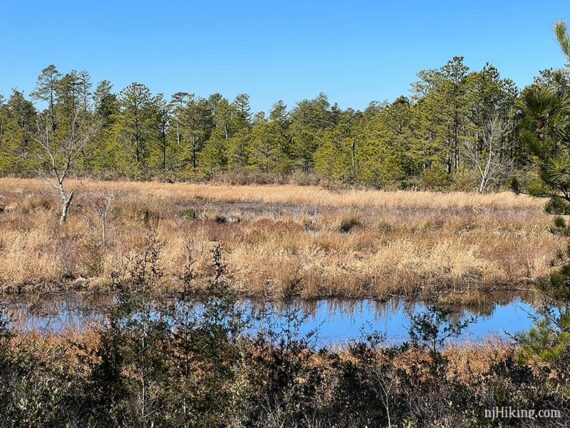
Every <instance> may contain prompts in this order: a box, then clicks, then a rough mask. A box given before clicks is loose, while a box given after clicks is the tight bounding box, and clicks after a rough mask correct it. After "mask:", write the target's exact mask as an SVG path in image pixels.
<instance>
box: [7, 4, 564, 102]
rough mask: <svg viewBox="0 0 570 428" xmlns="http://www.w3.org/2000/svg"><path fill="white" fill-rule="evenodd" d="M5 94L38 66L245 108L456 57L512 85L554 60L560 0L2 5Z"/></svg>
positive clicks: (374, 89)
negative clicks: (217, 98)
mask: <svg viewBox="0 0 570 428" xmlns="http://www.w3.org/2000/svg"><path fill="white" fill-rule="evenodd" d="M0 11H1V12H0V17H1V23H0V47H1V49H0V64H1V67H0V93H2V94H5V95H8V94H9V92H10V90H11V88H13V87H17V88H19V89H21V90H24V91H25V92H26V93H29V91H31V90H32V88H33V86H34V83H35V79H36V77H37V75H38V74H39V72H40V70H41V69H42V68H43V67H45V66H46V65H48V64H52V63H53V64H56V65H57V67H58V68H59V69H60V71H63V72H65V71H69V70H70V69H77V70H82V69H85V70H87V71H89V72H90V74H91V76H92V79H93V80H94V81H99V80H102V79H108V80H111V81H112V82H113V84H114V87H115V89H116V90H117V91H118V90H120V89H121V88H123V87H124V86H126V85H127V84H129V83H130V82H132V81H139V82H142V83H145V84H146V85H147V86H149V87H150V88H151V90H152V91H153V92H163V93H165V94H166V95H170V94H172V93H173V92H176V91H182V90H183V91H187V92H194V93H196V94H199V95H203V96H207V95H209V94H210V93H212V92H221V93H222V94H224V95H225V96H227V97H230V98H231V97H233V96H235V95H236V94H237V93H240V92H246V93H248V94H250V97H251V104H252V108H253V109H254V110H267V109H268V108H270V106H271V105H272V104H273V102H275V101H276V100H277V99H283V100H284V101H285V102H286V103H287V104H288V105H289V106H293V105H294V103H295V102H296V101H299V100H301V99H303V98H310V97H313V96H315V95H317V94H318V93H319V92H321V91H323V92H325V93H327V94H328V95H329V98H330V100H331V101H333V102H334V101H336V102H338V103H339V105H340V106H341V107H349V106H350V107H354V108H359V109H362V108H364V107H366V105H367V104H368V103H369V102H370V101H371V100H378V101H382V100H385V99H388V100H390V99H393V98H395V97H397V96H398V95H400V94H408V93H409V88H410V83H411V82H413V81H414V80H415V79H416V73H417V71H419V70H421V69H426V68H436V67H439V66H441V65H443V64H444V63H445V62H446V61H447V60H448V59H450V58H451V57H453V56H455V55H463V56H464V57H465V62H466V64H467V65H468V66H470V67H472V68H474V69H478V68H480V67H481V66H483V65H484V64H485V62H487V61H489V62H491V63H493V64H494V65H495V66H497V67H498V68H499V70H500V71H501V73H502V74H503V75H504V76H506V77H511V78H512V79H513V80H514V81H515V82H516V83H517V84H518V85H519V86H523V85H525V84H527V83H529V82H530V81H532V77H533V76H534V75H535V74H536V73H537V71H538V70H540V69H542V68H547V67H560V66H562V65H563V64H564V60H563V57H562V55H561V54H560V53H559V51H558V47H557V45H556V42H555V40H554V36H553V34H552V30H551V29H552V24H553V23H554V21H555V20H557V19H566V20H569V21H570V3H569V2H568V0H543V1H530V0H518V1H510V0H509V1H507V0H494V1H490V0H475V1H460V0H455V1H447V0H445V1H433V0H432V1H419V0H418V1H411V0H409V1H391V2H387V1H380V0H378V1H360V0H350V1H349V0H347V1H342V2H341V1H335V0H328V1H320V0H319V1H309V0H306V1H280V2H277V1H274V2H270V1H247V0H243V1H215V0H211V1H168V0H164V1H161V2H159V1H145V0H139V1H121V0H115V1H108V0H100V1H61V0H51V1H45V2H32V1H23V0H20V1H14V0H6V1H4V2H2V5H1V9H0Z"/></svg>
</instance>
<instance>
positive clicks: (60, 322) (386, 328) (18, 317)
mask: <svg viewBox="0 0 570 428" xmlns="http://www.w3.org/2000/svg"><path fill="white" fill-rule="evenodd" d="M112 302H113V297H112V296H109V295H99V296H94V295H85V294H74V293H70V294H65V295H49V296H45V295H43V296H33V297H26V298H25V299H12V300H8V301H4V302H3V306H4V312H5V314H6V315H7V317H8V319H9V322H10V325H11V326H12V327H13V328H15V329H17V330H32V329H36V330H40V331H44V332H57V331H62V330H68V329H79V330H81V329H84V328H88V327H89V326H90V325H93V324H98V323H102V322H104V320H105V314H106V313H107V311H108V310H109V308H110V307H111V305H112ZM243 304H244V305H246V306H248V307H259V306H265V307H266V308H270V309H271V313H272V314H273V315H272V316H273V317H274V319H275V322H276V323H277V324H279V323H280V322H283V320H284V319H285V317H286V314H287V313H288V312H289V313H290V312H291V305H294V306H295V307H296V308H299V312H300V313H301V314H302V315H303V318H304V322H303V323H302V324H301V326H300V328H299V333H300V334H305V333H306V332H309V331H311V330H314V329H317V331H318V334H317V337H316V339H315V341H316V344H317V345H342V344H345V343H347V342H349V341H351V340H357V339H360V338H361V337H362V335H363V333H366V332H372V331H378V332H381V333H384V334H385V336H386V341H387V342H389V343H399V342H402V341H404V340H406V339H407V337H408V334H407V332H408V328H409V325H410V321H409V317H410V314H416V313H419V312H421V311H424V310H425V308H426V306H425V304H423V303H421V302H406V301H403V300H399V299H393V300H389V301H387V302H377V301H374V300H359V301H344V300H320V301H314V302H306V301H301V302H300V301H297V302H294V303H291V304H289V305H287V304H284V303H280V304H276V303H264V304H262V305H260V304H259V303H252V302H250V301H246V302H243ZM537 313H538V309H537V308H536V307H535V306H533V305H532V304H530V303H528V302H527V301H525V300H523V299H522V298H521V297H514V296H511V297H508V298H502V299H496V300H492V299H491V300H489V301H488V302H487V303H479V304H475V305H470V306H463V307H461V306H459V307H456V308H454V309H453V314H452V316H451V318H452V321H453V320H457V321H459V320H464V319H467V318H472V317H474V318H475V321H474V322H473V323H472V324H470V325H469V326H468V327H467V329H465V331H464V332H463V334H462V336H461V337H459V338H458V340H459V341H462V342H480V341H484V340H487V339H506V338H509V336H510V335H513V334H516V333H519V332H522V331H525V330H528V329H529V328H530V327H531V325H532V324H533V317H534V316H536V315H537ZM254 328H255V327H254Z"/></svg>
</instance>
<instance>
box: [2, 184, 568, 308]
mask: <svg viewBox="0 0 570 428" xmlns="http://www.w3.org/2000/svg"><path fill="white" fill-rule="evenodd" d="M70 184H71V185H72V186H73V187H75V188H76V189H77V190H78V192H77V195H78V196H77V200H76V203H75V206H73V207H72V211H71V213H70V221H69V223H68V224H67V225H65V226H64V227H58V225H57V215H58V209H59V203H58V200H57V198H56V196H55V193H54V192H53V190H52V189H51V188H50V187H49V186H47V185H46V184H44V183H43V182H41V181H37V180H23V179H3V180H0V207H3V208H4V209H3V212H2V213H0V283H1V284H2V286H3V289H4V290H15V289H38V288H49V286H53V287H61V286H62V285H66V286H69V285H76V286H84V287H88V288H93V289H97V288H103V289H104V288H107V287H108V286H109V285H110V283H111V274H112V273H113V272H116V273H118V274H119V275H120V274H121V273H123V272H125V271H126V269H127V266H126V265H125V256H126V255H127V254H128V253H129V252H132V251H137V250H140V249H141V248H142V247H144V246H145V245H146V242H147V240H148V237H149V234H150V233H155V234H156V235H157V236H158V238H159V239H160V240H161V242H162V243H163V249H162V253H161V258H160V265H161V267H162V269H163V270H164V272H165V274H166V275H165V276H164V278H163V282H164V283H163V284H162V286H164V287H165V288H169V287H176V285H177V283H178V282H179V281H178V280H177V278H179V277H180V275H181V272H182V266H183V265H184V261H185V257H186V253H185V246H187V245H190V246H191V247H192V252H193V256H194V258H195V259H196V263H195V270H196V273H197V274H198V276H199V277H206V276H207V275H209V273H210V272H211V266H210V265H211V249H212V247H213V245H214V243H215V242H220V243H221V244H222V246H223V250H224V261H225V263H226V265H227V272H228V274H229V276H230V277H231V279H232V284H233V286H235V287H236V288H237V289H239V291H240V292H241V293H243V294H244V295H251V296H258V297H271V298H279V297H282V296H284V295H292V294H294V295H300V296H301V297H305V298H315V297H326V296H343V297H364V296H372V297H379V298H386V297H388V296H390V295H411V294H423V295H428V296H433V295H442V296H445V297H446V298H449V295H450V293H453V292H455V293H465V292H469V293H471V294H472V293H473V292H477V291H479V292H480V291H489V290H494V289H511V290H512V289H517V288H521V287H524V286H528V284H529V283H530V282H532V281H535V280H537V279H538V278H540V277H542V276H544V275H546V274H547V273H548V272H549V270H550V269H551V267H550V264H551V261H552V260H553V259H554V258H555V256H556V253H557V251H558V250H559V249H560V248H562V246H563V244H564V242H563V241H562V240H560V238H557V237H555V236H553V235H552V234H550V233H549V232H548V226H549V224H550V222H551V218H550V217H549V216H548V215H546V214H544V213H543V210H542V205H543V203H544V201H542V200H539V199H534V198H530V197H527V196H515V195H513V194H510V193H497V194H489V195H480V194H475V193H430V192H404V191H400V192H380V191H373V190H351V191H342V192H334V191H329V190H324V189H321V188H317V187H299V186H290V185H284V186H229V185H223V186H216V185H209V184H162V183H138V182H97V181H90V180H84V181H81V182H79V181H75V182H71V183H70ZM110 193H114V197H113V198H112V203H111V210H110V215H109V217H110V218H109V220H108V225H107V229H108V232H107V240H106V242H105V243H103V240H102V228H101V221H100V217H99V216H98V214H97V212H98V207H99V205H100V201H101V200H102V199H105V196H106V195H109V194H110Z"/></svg>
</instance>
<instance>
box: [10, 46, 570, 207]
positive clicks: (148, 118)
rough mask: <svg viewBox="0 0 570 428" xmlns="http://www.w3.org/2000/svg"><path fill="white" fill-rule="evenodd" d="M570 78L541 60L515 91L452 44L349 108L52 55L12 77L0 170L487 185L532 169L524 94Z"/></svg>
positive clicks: (558, 86) (558, 87)
mask: <svg viewBox="0 0 570 428" xmlns="http://www.w3.org/2000/svg"><path fill="white" fill-rule="evenodd" d="M569 87H570V75H569V71H568V68H565V69H562V70H554V69H548V70H544V71H541V72H540V73H539V75H538V76H537V77H536V78H535V81H534V82H533V83H532V84H531V85H529V86H528V87H526V88H524V89H523V90H522V91H520V90H519V89H518V88H517V87H516V85H515V84H514V83H513V81H512V80H510V79H508V78H504V77H502V76H501V74H500V73H499V71H498V70H497V68H495V67H494V66H492V65H491V64H487V65H485V66H484V67H483V68H482V69H481V70H478V71H473V70H470V69H469V68H468V67H467V66H466V65H465V64H464V60H463V57H454V58H453V59H451V60H450V61H449V62H448V63H447V64H445V65H443V66H442V67H441V68H438V69H432V70H423V71H420V72H419V73H418V81H417V82H415V83H413V84H412V91H411V95H410V96H408V97H406V96H401V97H398V98H397V99H396V100H394V101H393V102H381V103H380V102H371V103H370V104H369V106H368V107H367V108H366V109H364V111H358V110H354V109H351V108H347V109H341V108H339V106H338V105H337V104H331V102H330V101H329V100H328V98H327V96H326V95H325V94H323V93H321V94H319V95H318V96H317V97H316V98H313V99H306V100H302V101H300V102H298V103H297V104H296V105H295V106H294V107H293V108H291V109H289V108H288V107H287V106H286V105H285V103H284V102H283V101H277V102H276V103H275V104H274V105H273V107H272V108H271V110H270V111H269V112H258V113H253V112H252V110H251V107H250V102H249V96H248V95H247V94H239V95H237V96H236V97H235V98H234V99H233V100H230V99H227V98H226V97H224V96H222V95H221V94H219V93H215V94H212V95H210V96H209V97H207V98H203V97H200V96H197V95H195V94H192V93H188V92H177V93H175V94H173V95H172V96H171V97H170V98H167V97H165V96H164V95H163V94H156V95H155V94H153V93H152V92H151V91H150V89H149V88H148V87H146V86H145V85H144V84H142V83H138V82H135V83H132V84H130V85H128V86H127V87H126V88H124V89H122V90H121V91H119V92H116V91H114V89H113V85H112V84H111V82H109V81H107V80H104V81H102V82H100V83H98V84H97V85H96V86H95V87H93V84H92V82H91V79H90V76H89V73H87V72H86V71H81V72H78V71H75V70H72V71H70V72H68V73H61V72H60V71H59V70H58V69H57V67H56V66H54V65H49V66H47V67H46V68H44V69H43V70H42V72H41V74H40V75H39V77H38V79H37V84H36V87H35V89H34V91H33V92H31V94H30V96H26V95H25V94H24V93H23V92H21V91H18V90H17V89H14V90H13V91H12V93H11V94H10V95H9V96H8V97H7V98H3V97H1V96H0V173H1V174H3V175H27V174H30V173H37V172H38V171H44V172H46V171H47V172H48V173H50V174H51V176H52V177H53V176H54V175H58V174H59V175H60V176H61V175H64V177H65V175H67V174H68V173H74V174H89V175H94V176H104V177H109V178H114V177H130V178H137V179H146V178H151V177H162V178H165V179H166V178H171V179H203V178H211V177H216V176H220V175H223V174H226V175H227V176H234V177H239V176H241V177H249V178H248V180H251V181H255V180H262V179H267V177H287V176H290V175H291V174H293V175H297V176H299V177H305V178H307V177H311V178H315V179H319V180H322V181H327V182H336V183H339V182H340V183H348V184H362V185H368V186H374V187H378V188H418V187H423V188H462V189H478V190H479V191H485V190H487V189H489V188H491V187H499V186H503V185H505V184H507V183H508V182H509V181H511V180H513V177H514V180H515V181H516V182H517V183H520V182H521V181H522V182H525V181H528V180H530V179H531V178H532V176H533V171H534V170H535V169H536V168H535V162H533V159H534V157H535V153H534V152H533V150H532V149H531V148H529V145H528V144H527V141H526V140H525V138H524V134H525V132H527V131H528V129H529V127H531V126H534V125H532V123H531V122H532V114H533V112H532V111H531V110H532V108H533V106H532V105H530V107H529V104H528V101H529V94H532V93H535V92H536V91H538V90H545V91H546V90H551V91H554V92H556V93H567V92H568V88H569ZM537 88H538V89H537ZM530 101H531V102H532V100H530ZM535 107H536V106H534V108H535ZM535 110H536V108H535ZM549 114H550V113H549ZM48 149H49V150H48ZM54 171H57V172H58V174H54ZM56 181H59V178H58V179H57V180H56ZM64 199H65V198H64Z"/></svg>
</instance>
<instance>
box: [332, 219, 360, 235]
mask: <svg viewBox="0 0 570 428" xmlns="http://www.w3.org/2000/svg"><path fill="white" fill-rule="evenodd" d="M357 226H362V222H361V221H360V220H359V219H357V218H356V217H349V218H346V219H343V220H342V221H341V222H340V226H339V227H338V231H339V232H341V233H348V232H350V231H351V230H352V229H354V228H355V227H357Z"/></svg>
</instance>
